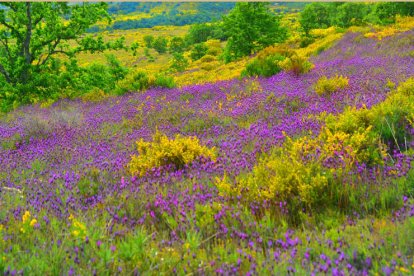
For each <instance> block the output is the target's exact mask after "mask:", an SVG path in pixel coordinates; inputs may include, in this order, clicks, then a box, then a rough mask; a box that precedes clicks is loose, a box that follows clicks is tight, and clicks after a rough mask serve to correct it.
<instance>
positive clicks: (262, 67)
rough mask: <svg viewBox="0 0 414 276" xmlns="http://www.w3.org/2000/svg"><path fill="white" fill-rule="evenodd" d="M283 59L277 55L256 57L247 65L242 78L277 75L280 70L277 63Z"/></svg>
mask: <svg viewBox="0 0 414 276" xmlns="http://www.w3.org/2000/svg"><path fill="white" fill-rule="evenodd" d="M284 59H285V57H283V56H281V55H279V54H271V55H268V56H265V57H257V58H255V59H253V60H252V61H250V62H249V63H247V65H246V69H245V70H243V72H242V76H249V77H253V76H263V77H270V76H273V75H274V74H277V73H279V72H280V71H281V70H282V68H281V67H280V65H279V62H280V61H282V60H284Z"/></svg>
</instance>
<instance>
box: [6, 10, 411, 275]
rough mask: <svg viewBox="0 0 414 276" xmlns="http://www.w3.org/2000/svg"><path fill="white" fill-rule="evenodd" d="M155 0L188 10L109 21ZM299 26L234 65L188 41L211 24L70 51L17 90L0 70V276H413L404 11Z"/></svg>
mask: <svg viewBox="0 0 414 276" xmlns="http://www.w3.org/2000/svg"><path fill="white" fill-rule="evenodd" d="M22 5H28V4H22ZM243 5H244V4H241V5H236V9H235V10H236V11H237V8H240V9H241V8H243V7H244V8H246V7H248V4H246V5H245V6H243ZM255 5H257V6H256V7H255V8H257V9H258V10H260V8H263V7H266V6H260V5H261V4H252V6H255ZM317 5H318V4H315V5H314V7H318V6H317ZM357 5H360V4H357ZM364 5H365V4H364ZM45 6H46V4H45ZM170 6H173V7H174V9H176V10H177V11H178V12H179V13H180V12H182V15H197V11H196V10H197V8H199V7H198V6H197V5H195V4H194V5H192V4H191V3H189V4H185V5H184V4H183V5H181V6H180V5H178V6H177V5H175V4H174V5H172V4H171V5H170V4H168V5H167V3H165V4H162V5H158V4H154V5H153V6H152V5H149V6H148V7H147V8H148V9H149V10H148V12H146V13H142V12H132V13H126V14H120V15H117V17H115V20H116V21H120V22H121V21H122V22H124V21H125V22H127V21H128V20H132V21H133V20H135V21H137V20H141V19H150V18H154V17H156V16H164V15H165V12H164V11H165V10H166V9H167V8H168V9H169V8H171V7H170ZM22 7H24V8H26V7H27V6H22ZM94 7H95V8H96V9H98V8H99V7H100V6H94ZM143 7H144V8H145V7H146V6H145V5H143ZM293 7H294V6H293ZM332 7H334V5H332V6H328V5H326V7H325V8H327V9H328V8H330V9H331V8H332ZM352 7H353V6H352V5H351V8H352ZM358 7H362V6H358ZM367 7H368V4H366V5H365V6H364V8H367ZM378 7H380V8H381V4H378V5H377V6H375V7H374V8H370V9H372V11H373V12H375V13H376V12H377V11H378V13H380V12H381V11H382V10H381V9H380V8H378ZM401 7H403V8H404V7H405V6H403V5H401ZM101 8H106V7H103V6H102V7H101ZM112 8H114V9H115V8H118V6H112ZM144 8H143V9H144ZM279 8H280V7H279V6H277V5H275V6H272V12H276V11H277V9H279ZM301 8H303V7H301ZM367 9H368V8H367ZM24 11H26V10H24ZM255 11H257V10H255ZM339 11H340V8H339ZM370 11H371V10H370ZM401 11H403V9H402V8H401ZM2 12H3V11H2V10H0V15H2V14H4V13H2ZM301 12H302V11H301ZM366 13H367V16H368V15H372V13H369V12H368V11H367V12H366ZM375 13H374V15H375ZM259 14H260V13H259ZM263 14H265V13H262V16H264V15H263ZM267 16H269V15H267ZM272 16H273V15H272ZM98 18H99V17H96V18H95V20H96V21H97V22H98V24H97V26H99V27H101V28H102V27H103V26H106V25H103V23H102V22H100V21H99V20H98ZM263 18H264V17H263ZM271 18H273V17H271ZM303 18H304V16H303V14H301V13H296V12H290V13H287V14H285V15H284V16H283V17H282V18H281V19H280V20H281V26H282V27H281V28H280V29H278V34H282V33H283V30H284V28H285V29H287V30H289V35H286V37H284V38H283V41H282V40H281V41H280V42H277V43H276V42H275V41H271V42H269V43H267V46H263V47H261V48H258V49H257V50H256V49H255V48H252V49H253V50H248V51H247V53H250V54H245V55H244V56H242V57H237V54H238V53H237V52H234V53H230V52H229V49H230V47H229V45H230V46H231V43H234V40H232V38H231V37H227V38H226V39H227V40H226V39H222V38H221V33H219V32H218V34H217V33H215V35H216V36H217V37H211V36H209V37H208V38H206V37H204V38H205V40H204V38H203V40H204V41H202V42H199V41H198V39H199V37H197V36H193V37H191V36H190V34H191V33H192V32H193V35H194V33H197V32H195V31H194V30H195V29H196V28H199V29H198V30H199V32H198V33H197V34H198V35H200V33H201V34H202V33H203V32H204V31H206V32H207V31H208V32H212V33H214V32H217V30H219V28H222V25H220V24H226V20H229V19H228V18H227V19H224V23H223V22H219V23H217V22H213V23H206V24H204V25H203V24H200V25H195V26H196V27H194V26H193V25H191V26H190V25H186V26H155V27H152V28H141V29H132V30H116V31H114V30H107V31H102V32H100V33H97V34H93V35H92V36H93V37H94V38H98V37H99V35H101V36H102V41H100V42H99V39H98V40H97V42H96V41H94V40H85V41H83V42H82V40H79V39H78V38H76V39H70V40H68V44H69V46H70V47H72V49H75V50H74V52H73V53H74V54H73V55H68V57H64V53H61V52H57V55H56V56H57V57H56V59H52V60H51V61H50V64H48V65H47V66H45V67H33V68H34V69H33V72H41V73H42V74H44V75H42V74H38V75H36V74H33V76H34V77H33V79H31V82H27V83H19V82H17V84H16V85H15V87H14V86H13V85H12V82H10V83H7V81H10V80H7V79H6V77H9V76H8V75H7V74H6V75H5V77H2V76H0V77H1V78H0V81H3V83H4V84H7V86H5V88H2V90H0V104H1V107H2V108H3V107H7V111H9V112H7V113H0V273H3V274H4V275H192V274H197V275H212V274H216V275H242V274H245V275H327V274H329V275H413V274H414V239H413V237H414V169H413V167H412V165H413V161H414V20H413V18H414V17H410V16H400V15H397V16H396V17H395V21H394V22H392V23H387V24H373V23H372V22H371V21H364V22H363V23H360V24H359V23H358V22H356V20H354V19H352V20H351V19H350V20H349V21H350V22H351V23H352V24H351V25H349V26H345V25H344V26H338V24H337V23H335V24H336V25H334V24H332V25H331V26H325V25H323V24H321V26H319V28H314V27H312V28H310V29H309V30H305V27H306V23H307V22H306V21H303V20H302V19H303ZM75 19H76V18H75ZM368 19H369V20H373V19H372V18H371V19H370V18H369V17H368ZM368 19H367V20H368ZM380 19H382V18H380ZM1 20H2V18H1V16H0V22H2V21H1ZM272 20H274V18H273V19H272ZM301 20H302V21H301ZM332 20H333V22H335V20H336V18H333V19H332ZM364 20H366V19H365V18H364ZM92 21H93V20H92V19H91V22H92ZM5 22H6V21H5ZM230 22H231V21H230ZM341 22H342V21H340V22H339V24H342V23H341ZM6 23H7V22H6ZM259 23H260V22H259ZM308 23H309V22H308ZM227 24H228V23H227ZM353 24H354V25H353ZM230 25H231V24H230ZM5 26H6V25H5ZM259 28H260V26H257V29H259ZM266 28H267V26H265V29H266ZM63 30H64V27H63ZM200 30H201V31H200ZM4 34H5V33H4V32H3V29H0V40H1V41H2V42H4V41H7V39H5V37H4ZM10 34H12V33H10ZM2 35H3V36H2ZM149 36H152V37H153V40H152V42H151V43H152V45H150V44H151V43H149ZM6 37H7V36H6ZM85 37H86V36H85ZM281 37H283V35H281ZM119 38H122V39H123V43H124V44H123V45H121V46H122V47H113V45H112V46H111V47H109V46H108V45H107V44H105V43H108V42H113V41H115V40H116V39H119ZM157 38H161V39H164V38H166V39H167V41H168V47H167V46H166V45H165V47H166V48H165V49H161V50H159V48H157V46H154V41H156V40H157ZM177 38H178V39H177ZM181 38H182V40H181V43H182V44H181V46H180V45H179V44H178V43H177V44H176V46H177V45H178V46H180V47H181V48H180V47H178V46H177V48H180V49H178V50H177V49H176V50H175V51H174V50H172V47H171V44H173V43H172V41H173V39H176V40H175V42H177V41H178V42H180V39H181ZM258 39H260V40H261V39H262V37H261V36H259V38H258ZM15 40H16V41H17V42H16V43H15V44H16V45H18V43H19V37H16V38H15ZM195 40H197V41H198V42H195ZM79 41H81V43H79ZM189 41H190V42H189ZM191 41H192V42H191ZM94 42H96V45H93V43H94ZM98 42H99V43H98ZM4 43H6V42H4ZM82 43H83V44H82ZM88 43H89V44H88ZM134 44H136V45H138V46H137V48H136V49H134V50H132V48H131V47H133V46H134ZM185 44H188V45H185ZM10 45H11V46H10V47H12V46H13V45H12V44H10ZM85 45H86V46H90V45H92V46H94V47H92V48H91V50H92V51H79V52H76V49H78V50H79V49H81V50H83V49H82V47H86V46H85ZM95 46H96V47H95ZM253 46H255V45H253ZM76 47H78V48H76ZM99 47H101V49H104V50H107V51H97V50H96V49H97V48H98V49H99ZM105 47H107V48H105ZM240 48H242V47H240ZM2 49H3V50H4V48H1V47H0V50H2ZM16 49H17V48H16ZM68 49H71V48H68ZM157 49H158V50H157ZM236 50H238V49H236ZM16 53H17V52H16ZM108 53H109V54H111V55H112V58H111V57H109V58H108V56H107V54H108ZM232 54H233V55H234V56H233V57H235V58H233V59H229V60H226V55H227V58H231V57H232V56H231V55H232ZM38 58H39V61H40V60H41V58H42V56H41V55H40V56H39V57H38ZM60 59H61V60H60ZM10 60H11V62H12V63H11V64H13V65H14V64H16V63H13V62H17V61H15V60H14V59H13V58H11V59H10ZM0 61H1V62H5V59H4V58H3V57H0ZM1 62H0V65H2V63H1ZM71 62H72V63H71ZM180 62H181V63H180ZM105 63H106V65H105ZM78 65H79V66H78ZM4 68H5V67H0V69H2V70H6V69H8V68H6V69H4ZM21 68H24V66H22V67H21ZM18 70H20V68H17V69H15V70H14V71H13V70H10V72H11V73H16V72H17V73H16V76H17V77H16V79H18V77H19V75H18V73H19V71H18ZM36 70H38V71H36ZM42 70H43V71H42ZM22 72H23V73H24V71H22ZM27 72H31V71H27ZM22 76H25V75H24V74H22ZM26 77H27V76H26ZM22 80H23V79H22ZM35 88H36V89H37V90H34V89H35ZM19 89H20V90H19ZM32 89H33V90H32ZM33 91H34V92H33ZM7 97H8V98H7ZM6 100H7V101H6ZM3 103H4V104H3ZM27 103H31V104H27Z"/></svg>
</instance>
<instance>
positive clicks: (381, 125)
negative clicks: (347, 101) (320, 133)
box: [326, 78, 414, 150]
mask: <svg viewBox="0 0 414 276" xmlns="http://www.w3.org/2000/svg"><path fill="white" fill-rule="evenodd" d="M413 122H414V78H409V79H408V80H407V81H405V82H404V83H401V84H400V85H399V86H398V87H397V89H394V90H393V91H392V92H391V93H390V95H389V96H388V97H387V99H385V100H384V101H383V102H381V103H379V104H377V105H375V106H373V107H372V108H371V109H367V108H366V107H363V108H361V109H358V110H357V109H356V108H355V107H351V108H347V109H345V111H344V112H342V113H341V114H339V115H337V116H333V115H328V116H327V118H326V126H327V128H329V129H330V130H332V131H335V132H338V131H342V132H345V133H349V134H351V133H355V132H361V129H364V128H368V127H372V129H371V130H370V132H371V133H372V134H371V135H373V136H375V135H376V136H377V137H380V139H381V140H382V141H383V142H384V143H385V144H389V143H390V144H393V145H394V146H395V147H396V148H397V149H398V148H399V147H400V145H404V144H405V143H406V142H407V140H408V139H409V138H410V137H411V135H409V133H407V131H408V128H407V127H408V126H410V125H411V126H413ZM399 149H400V150H401V148H399Z"/></svg>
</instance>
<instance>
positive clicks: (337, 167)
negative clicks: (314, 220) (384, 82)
mask: <svg viewBox="0 0 414 276" xmlns="http://www.w3.org/2000/svg"><path fill="white" fill-rule="evenodd" d="M324 120H325V122H326V126H325V127H324V128H323V129H322V130H321V132H320V134H319V135H318V136H316V137H314V138H312V137H311V136H310V135H309V136H304V137H301V138H299V139H297V140H292V139H291V138H289V137H287V141H286V142H285V145H284V146H283V147H282V148H276V149H273V151H272V152H270V153H269V154H266V155H265V156H263V157H262V158H261V159H260V160H259V162H258V164H257V165H256V166H255V167H254V168H253V170H252V171H251V172H250V173H247V174H245V175H240V176H239V177H238V178H237V179H236V180H235V181H232V180H230V179H229V178H228V177H227V176H226V175H225V176H224V177H223V178H216V181H215V184H216V186H217V188H218V191H219V195H220V196H226V197H237V196H240V198H241V199H242V200H243V201H247V202H248V203H249V202H253V201H259V202H260V201H265V200H266V201H273V202H282V201H286V202H291V201H293V200H295V199H299V201H300V202H302V203H304V204H305V205H307V206H317V204H318V202H319V203H320V202H321V200H324V196H330V194H334V193H336V192H339V193H341V189H345V188H343V186H342V183H343V180H344V178H345V177H346V176H347V175H348V172H350V170H352V169H354V168H355V166H356V164H362V163H364V164H367V165H369V166H377V165H383V164H384V160H385V159H386V156H387V147H386V146H385V142H390V141H395V140H398V139H399V138H400V139H401V136H402V135H405V133H404V132H403V131H405V130H406V129H407V126H408V124H410V125H411V126H413V122H414V78H410V79H408V80H407V81H405V82H404V83H401V84H400V85H399V86H398V88H397V89H395V90H394V91H392V92H391V93H390V95H389V96H388V98H387V99H386V100H385V101H383V102H382V103H379V104H377V105H375V106H373V107H372V108H371V109H367V108H366V107H365V106H364V107H363V108H361V109H359V110H357V109H356V108H348V109H346V110H345V111H344V112H343V113H342V114H339V115H328V116H327V117H326V118H325V119H324ZM395 124H402V125H397V127H395V126H396V125H395ZM387 126H389V128H387ZM396 129H401V130H403V131H402V132H403V133H400V134H399V133H397V132H395V130H396ZM396 142H400V141H396ZM325 200H326V198H325Z"/></svg>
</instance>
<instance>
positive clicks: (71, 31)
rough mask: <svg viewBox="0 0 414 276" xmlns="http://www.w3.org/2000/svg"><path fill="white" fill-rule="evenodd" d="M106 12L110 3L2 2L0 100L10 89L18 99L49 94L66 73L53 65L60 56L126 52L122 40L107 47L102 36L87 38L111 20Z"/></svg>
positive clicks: (0, 5)
mask: <svg viewBox="0 0 414 276" xmlns="http://www.w3.org/2000/svg"><path fill="white" fill-rule="evenodd" d="M106 8H107V5H106V4H105V3H100V4H89V3H84V4H73V5H69V4H68V3H64V2H58V3H46V2H43V3H41V2H7V3H6V2H5V3H1V4H0V76H1V77H2V78H1V77H0V84H1V87H2V88H0V101H1V100H4V98H5V97H8V96H7V95H10V90H13V91H14V94H16V93H17V94H18V95H14V98H15V100H16V99H18V98H21V97H23V96H24V95H25V94H28V93H30V94H36V93H40V92H39V91H44V89H42V87H45V86H46V85H48V82H49V83H50V82H51V81H52V79H55V78H56V75H57V74H58V73H59V72H60V70H61V69H60V68H59V69H56V66H53V64H55V63H56V62H55V57H56V56H57V55H64V56H67V57H68V58H69V59H72V58H74V57H75V55H76V54H77V53H79V52H91V53H93V52H95V51H99V52H101V51H104V50H107V49H119V48H123V47H124V40H123V39H121V40H118V41H115V42H104V40H103V38H102V36H97V37H93V36H92V35H84V34H85V32H86V30H87V29H88V28H89V27H90V26H92V25H93V24H95V23H97V22H98V21H99V20H103V19H108V20H109V16H108V13H107V11H106ZM69 41H71V43H69ZM67 64H76V63H67ZM51 74H52V75H53V76H51ZM55 83H58V82H57V81H55Z"/></svg>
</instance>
